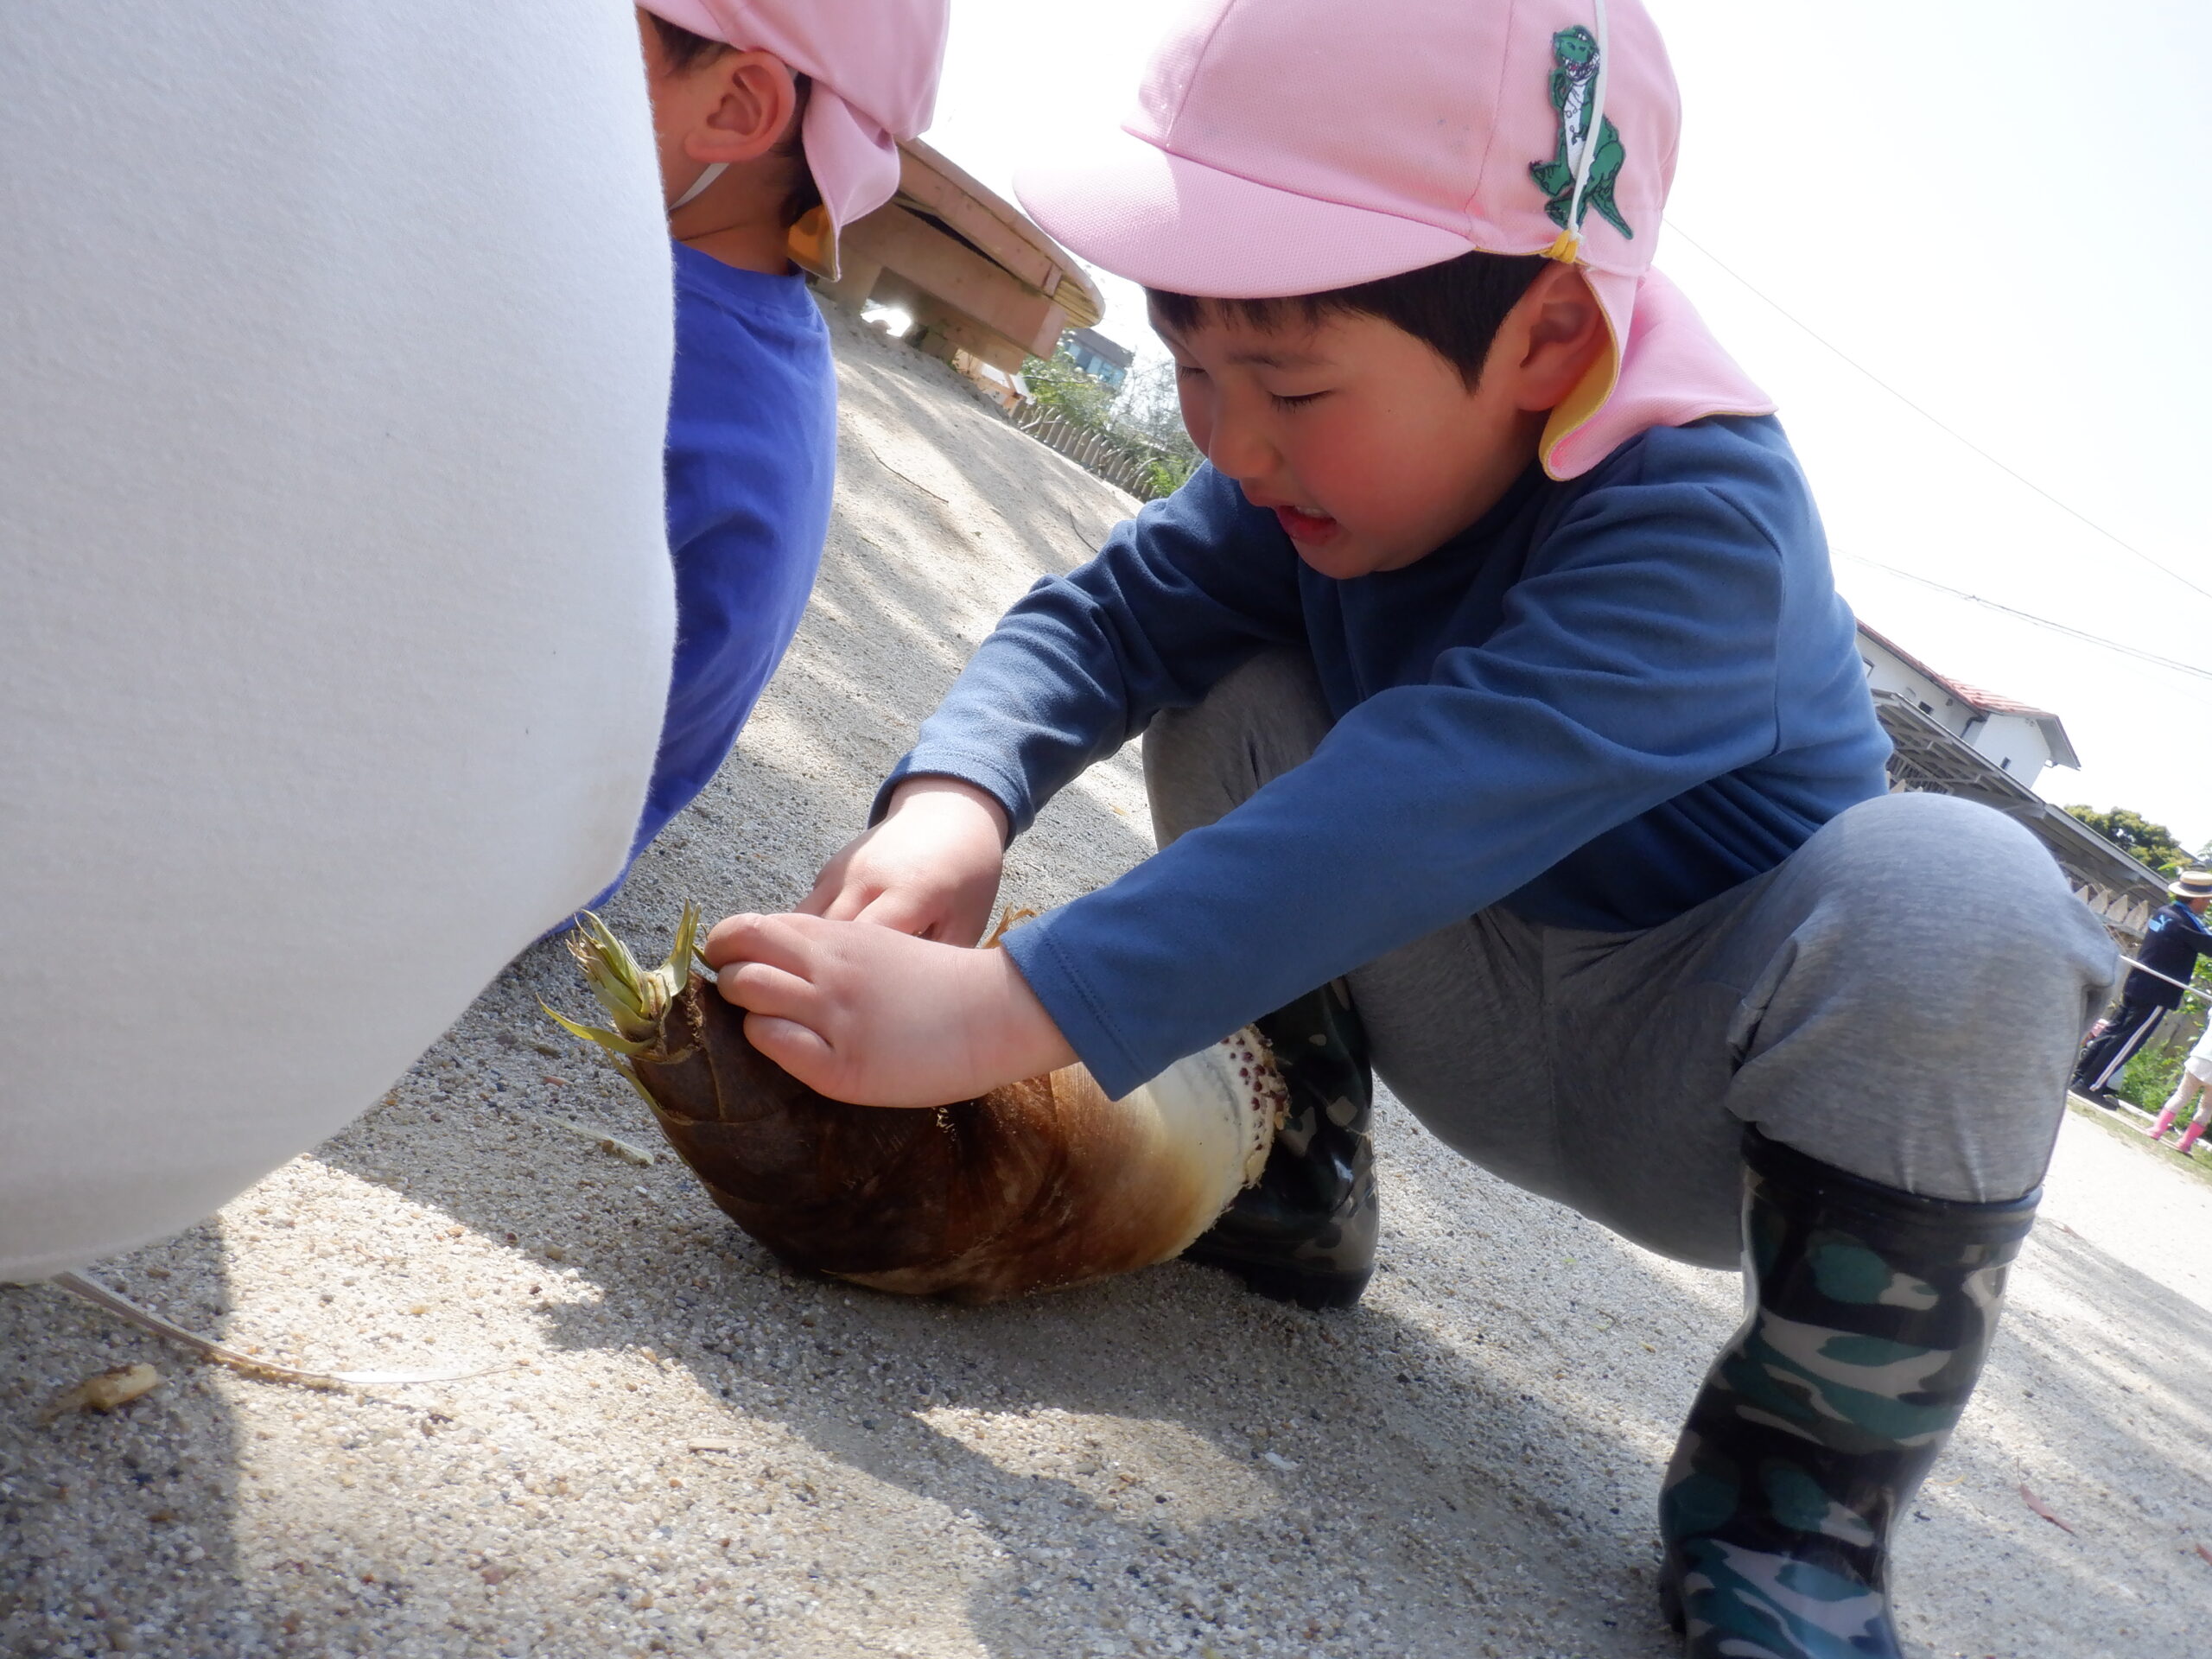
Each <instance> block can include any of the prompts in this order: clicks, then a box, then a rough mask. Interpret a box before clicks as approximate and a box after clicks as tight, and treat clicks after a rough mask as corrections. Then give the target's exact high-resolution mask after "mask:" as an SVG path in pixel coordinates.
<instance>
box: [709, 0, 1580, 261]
mask: <svg viewBox="0 0 2212 1659" xmlns="http://www.w3.org/2000/svg"><path fill="white" fill-rule="evenodd" d="M1596 4H1597V8H1598V84H1597V85H1596V86H1592V88H1591V89H1590V122H1589V124H1588V126H1587V127H1586V128H1585V129H1584V134H1585V136H1584V137H1583V140H1582V153H1581V155H1580V156H1577V157H1576V158H1575V162H1574V196H1573V200H1571V201H1569V202H1568V203H1567V234H1568V235H1569V236H1572V237H1573V238H1576V239H1577V240H1578V241H1579V240H1580V238H1581V236H1582V211H1583V210H1582V193H1583V191H1584V190H1586V188H1588V187H1589V184H1590V166H1591V163H1592V162H1595V161H1596V160H1597V159H1598V143H1599V140H1600V139H1601V138H1603V137H1605V77H1606V74H1607V73H1608V72H1609V71H1610V70H1611V67H1612V62H1613V54H1611V52H1610V51H1609V50H1607V49H1606V41H1605V0H1596ZM694 188H695V189H696V187H694ZM677 205H678V206H679V207H680V206H682V204H681V203H678V204H677Z"/></svg>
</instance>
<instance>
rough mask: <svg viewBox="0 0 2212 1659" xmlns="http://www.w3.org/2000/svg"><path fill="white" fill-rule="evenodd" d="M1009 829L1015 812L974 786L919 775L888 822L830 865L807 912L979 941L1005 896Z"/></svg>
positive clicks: (900, 791) (902, 790) (895, 798)
mask: <svg viewBox="0 0 2212 1659" xmlns="http://www.w3.org/2000/svg"><path fill="white" fill-rule="evenodd" d="M1006 829H1007V823H1006V809H1005V808H1004V807H1002V806H1001V805H1000V804H998V802H997V801H995V799H993V798H991V797H990V796H989V795H988V794H987V793H986V792H985V791H982V790H980V789H977V788H976V786H975V785H973V784H963V783H962V782H961V781H960V780H959V779H957V778H910V779H907V780H906V782H905V783H903V784H901V785H899V787H898V788H897V789H896V790H895V791H893V793H892V797H891V810H890V811H889V813H888V814H887V815H886V817H884V820H883V822H882V823H879V824H877V825H876V826H875V827H874V829H870V830H868V832H867V833H866V834H865V835H862V836H860V837H859V838H858V839H856V840H854V841H851V842H847V843H846V845H845V849H844V850H843V851H842V852H841V853H839V854H838V855H836V857H835V858H833V859H831V860H830V861H829V862H828V863H827V864H825V865H823V867H822V874H820V875H818V876H817V877H815V879H814V891H813V892H811V893H808V894H807V895H806V898H805V899H804V900H803V901H802V902H801V903H800V905H799V906H798V914H800V915H802V916H820V917H823V918H826V919H828V920H829V921H833V922H874V923H875V924H876V925H878V926H880V927H888V928H892V929H894V930H895V931H899V932H900V933H912V934H913V935H914V936H915V937H916V938H924V939H937V940H939V941H941V942H943V943H944V944H963V945H965V944H975V943H976V940H978V939H980V938H982V937H983V929H984V928H985V927H987V926H988V925H989V923H990V919H991V908H992V906H994V905H995V904H996V903H997V901H998V896H999V873H1000V871H1001V868H1003V867H1004V865H1005V862H1006Z"/></svg>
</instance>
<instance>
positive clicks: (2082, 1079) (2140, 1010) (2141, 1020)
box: [2072, 870, 2212, 1112]
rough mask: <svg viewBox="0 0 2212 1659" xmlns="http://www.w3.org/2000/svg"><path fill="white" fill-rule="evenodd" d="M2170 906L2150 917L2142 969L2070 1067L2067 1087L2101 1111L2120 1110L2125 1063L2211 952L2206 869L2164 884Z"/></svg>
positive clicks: (2211, 897) (2210, 878)
mask: <svg viewBox="0 0 2212 1659" xmlns="http://www.w3.org/2000/svg"><path fill="white" fill-rule="evenodd" d="M2166 891H2167V893H2170V894H2171V895H2172V899H2173V902H2172V903H2171V904H2170V905H2167V906H2165V907H2164V909H2162V910H2160V911H2159V912H2158V914H2156V915H2155V916H2153V917H2152V918H2151V923H2150V925H2149V926H2148V927H2147V928H2145V930H2144V933H2143V954H2142V955H2141V956H2140V957H2138V958H2137V960H2138V961H2139V962H2140V963H2142V964H2143V965H2142V967H2140V968H2138V969H2133V971H2131V972H2130V973H2129V974H2128V976H2127V978H2126V982H2124V983H2123V984H2122V985H2121V986H2120V1007H2118V1008H2117V1009H2116V1010H2114V1012H2113V1015H2112V1017H2111V1018H2110V1019H2108V1020H2106V1021H2105V1023H2104V1028H2103V1030H2101V1031H2100V1032H2099V1033H2097V1035H2096V1037H2095V1039H2094V1040H2092V1041H2091V1042H2090V1043H2089V1044H2088V1046H2086V1047H2084V1048H2083V1049H2082V1058H2080V1059H2079V1060H2077V1061H2076V1062H2075V1066H2074V1077H2073V1081H2072V1086H2073V1087H2074V1088H2075V1090H2078V1091H2079V1092H2081V1093H2082V1094H2084V1095H2087V1096H2088V1097H2089V1098H2090V1099H2091V1100H2094V1101H2095V1102H2096V1103H2097V1104H2098V1105H2100V1106H2101V1107H2103V1108H2104V1109H2106V1110H2107V1111H2108V1112H2109V1111H2117V1110H2119V1109H2120V1102H2119V1101H2118V1100H2117V1099H2116V1098H2115V1097H2114V1096H2113V1093H2112V1089H2113V1084H2115V1083H2117V1082H2118V1081H2119V1080H2120V1072H2121V1071H2122V1070H2123V1069H2124V1068H2125V1067H2126V1065H2127V1063H2128V1061H2130V1060H2132V1059H2133V1058H2135V1056H2136V1055H2137V1054H2138V1053H2139V1052H2141V1051H2142V1048H2143V1046H2144V1045H2145V1043H2147V1042H2149V1041H2150V1040H2151V1039H2152V1037H2153V1036H2154V1035H2156V1034H2157V1033H2158V1023H2159V1021H2161V1020H2164V1018H2165V1017H2166V1015H2168V1014H2171V1013H2172V1012H2173V1011H2174V1010H2175V1009H2176V1008H2177V1007H2181V998H2182V987H2183V985H2185V984H2187V983H2188V982H2189V978H2190V975H2191V974H2193V973H2195V972H2196V959H2197V957H2201V956H2202V955H2204V954H2205V953H2206V952H2208V951H2212V931H2207V930H2206V928H2205V925H2204V921H2203V917H2204V907H2205V906H2207V905H2212V870H2183V872H2182V873H2181V874H2179V875H2177V876H2176V877H2175V878H2174V879H2173V880H2171V882H2169V883H2168V884H2167V886H2166Z"/></svg>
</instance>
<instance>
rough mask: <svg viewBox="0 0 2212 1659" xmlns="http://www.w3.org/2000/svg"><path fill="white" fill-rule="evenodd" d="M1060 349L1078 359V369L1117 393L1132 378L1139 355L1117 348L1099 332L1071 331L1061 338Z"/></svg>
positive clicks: (1075, 329) (1124, 348) (1088, 329)
mask: <svg viewBox="0 0 2212 1659" xmlns="http://www.w3.org/2000/svg"><path fill="white" fill-rule="evenodd" d="M1060 349H1061V350H1062V351H1064V352H1065V353H1067V354H1068V355H1069V356H1070V357H1071V358H1073V359H1075V365H1076V367H1077V368H1078V369H1081V370H1082V371H1083V372H1084V373H1085V374H1087V375H1089V376H1090V378H1092V379H1094V380H1096V381H1097V382H1098V384H1099V385H1102V386H1105V387H1107V388H1109V390H1111V391H1120V390H1121V389H1122V382H1123V381H1124V380H1127V379H1128V378H1129V365H1130V364H1132V363H1134V362H1135V361H1136V353H1135V352H1133V351H1131V350H1130V349H1129V348H1128V346H1117V345H1116V344H1115V343H1114V342H1113V341H1112V340H1109V339H1107V338H1106V336H1105V335H1103V334H1100V333H1099V332H1098V331H1097V330H1096V329H1095V328H1071V329H1069V330H1068V332H1067V333H1066V334H1062V335H1061V336H1060Z"/></svg>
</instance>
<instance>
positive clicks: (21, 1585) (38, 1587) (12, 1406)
mask: <svg viewBox="0 0 2212 1659" xmlns="http://www.w3.org/2000/svg"><path fill="white" fill-rule="evenodd" d="M95 1272H96V1273H97V1274H98V1276H99V1278H100V1279H101V1280H102V1281H104V1282H105V1283H107V1284H109V1285H111V1286H112V1287H114V1288H116V1289H117V1290H119V1291H121V1292H123V1293H124V1294H126V1295H129V1296H130V1297H131V1299H132V1300H137V1301H141V1302H143V1303H147V1304H150V1305H152V1306H156V1307H158V1308H160V1309H161V1310H162V1312H164V1313H168V1314H169V1315H170V1317H172V1318H174V1319H177V1320H179V1321H180V1322H181V1323H183V1324H186V1325H191V1326H193V1327H194V1329H197V1330H202V1331H207V1332H219V1331H220V1330H221V1328H222V1325H223V1321H224V1319H225V1316H226V1315H227V1314H228V1313H229V1312H230V1297H229V1291H228V1283H227V1279H226V1273H225V1268H224V1260H223V1242H222V1236H221V1232H220V1230H219V1225H218V1224H215V1223H213V1222H207V1223H202V1224H200V1226H197V1227H194V1229H192V1230H190V1231H189V1232H188V1233H185V1234H183V1235H181V1236H179V1237H177V1238H174V1239H171V1240H169V1241H168V1242H167V1243H161V1244H153V1245H149V1246H147V1247H146V1248H145V1249H140V1250H137V1251H134V1252H133V1253H132V1254H130V1255H127V1256H123V1257H120V1258H118V1259H117V1260H115V1261H112V1262H104V1263H102V1264H100V1266H99V1268H96V1269H95ZM65 1353H66V1354H67V1356H68V1357H67V1359H63V1358H62V1357H61V1356H62V1355H64V1354H65ZM0 1356H4V1359H3V1360H0V1366H4V1369H0V1654H9V1655H18V1654H21V1655H31V1654H49V1653H50V1654H54V1655H71V1654H93V1653H107V1652H110V1651H115V1652H128V1651H133V1650H136V1649H141V1648H144V1647H147V1646H149V1645H152V1644H153V1643H155V1642H156V1640H157V1639H158V1640H164V1641H170V1642H174V1643H177V1645H178V1650H180V1651H188V1652H193V1653H206V1654H219V1653H230V1652H238V1651H242V1650H244V1649H247V1648H250V1647H251V1646H252V1645H254V1643H255V1642H256V1641H257V1638H258V1637H260V1636H261V1635H262V1634H263V1632H261V1631H259V1630H257V1628H256V1627H255V1625H254V1624H253V1622H252V1619H251V1614H250V1613H249V1612H248V1611H247V1607H246V1603H245V1598H244V1597H243V1596H242V1595H241V1594H240V1593H239V1592H238V1573H237V1570H236V1567H237V1563H236V1561H235V1560H234V1559H233V1555H234V1548H235V1547H234V1545H233V1542H232V1524H231V1522H232V1516H233V1514H234V1513H235V1511H236V1510H237V1507H238V1504H239V1503H240V1502H241V1501H243V1500H242V1497H241V1494H240V1491H239V1487H240V1482H241V1477H240V1474H239V1463H240V1461H241V1453H240V1446H239V1439H238V1429H237V1425H236V1423H235V1421H234V1420H233V1417H232V1411H231V1408H230V1406H229V1404H228V1402H226V1400H225V1398H224V1396H223V1395H222V1393H221V1391H220V1389H219V1388H218V1387H217V1386H216V1384H215V1383H214V1375H215V1374H214V1373H213V1370H212V1368H209V1367H207V1366H203V1365H201V1364H200V1363H198V1362H196V1361H195V1360H194V1358H193V1357H191V1356H190V1355H188V1354H187V1353H185V1352H183V1351H181V1350H180V1349H178V1348H176V1347H175V1346H174V1345H172V1344H169V1343H167V1342H165V1341H163V1340H162V1338H158V1337H155V1336H151V1335H149V1334H147V1333H145V1332H140V1331H138V1330H137V1329H136V1328H134V1327H132V1326H130V1325H124V1324H123V1323H122V1322H121V1321H119V1320H118V1319H114V1318H113V1317H112V1316H111V1315H109V1314H107V1313H103V1312H101V1311H100V1310H99V1309H98V1308H94V1307H92V1306H87V1305H86V1304H85V1303H83V1302H80V1301H79V1300H77V1299H76V1298H75V1297H73V1296H71V1295H69V1294H67V1293H65V1292H63V1291H60V1290H56V1289H54V1288H53V1287H48V1286H40V1285H31V1286H8V1287H0ZM88 1358H89V1360H90V1363H86V1361H87V1359H88ZM141 1362H143V1363H147V1364H150V1365H152V1366H153V1367H154V1368H155V1369H156V1370H158V1371H159V1372H160V1373H161V1374H162V1383H161V1385H160V1386H159V1387H158V1388H156V1389H155V1390H154V1391H153V1392H152V1393H150V1394H149V1395H143V1396H142V1397H141V1398H139V1399H138V1400H137V1401H134V1402H132V1403H131V1404H130V1405H129V1406H128V1407H126V1408H124V1409H122V1410H120V1411H118V1412H116V1413H114V1414H111V1415H107V1416H102V1415H100V1414H97V1413H93V1412H72V1413H69V1414H67V1415H66V1416H62V1417H60V1418H57V1419H56V1420H55V1421H53V1422H52V1423H50V1424H49V1423H46V1422H44V1421H41V1420H42V1418H43V1417H44V1416H45V1414H46V1408H48V1406H49V1405H51V1404H52V1403H53V1402H54V1401H55V1400H56V1399H58V1398H59V1397H60V1395H63V1394H65V1393H67V1391H68V1390H69V1389H72V1388H74V1387H75V1386H76V1385H77V1384H78V1383H81V1382H83V1381H84V1379H85V1377H86V1376H88V1375H91V1374H92V1373H93V1372H96V1371H99V1370H109V1369H112V1368H114V1367H116V1366H119V1365H133V1364H137V1363H141ZM178 1446H182V1447H185V1448H186V1449H185V1450H183V1451H181V1452H179V1451H176V1450H175V1449H174V1448H175V1447H178ZM165 1448H166V1449H165Z"/></svg>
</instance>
